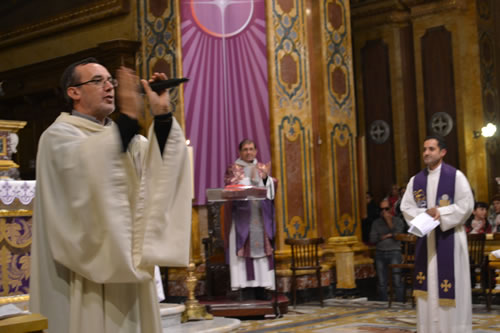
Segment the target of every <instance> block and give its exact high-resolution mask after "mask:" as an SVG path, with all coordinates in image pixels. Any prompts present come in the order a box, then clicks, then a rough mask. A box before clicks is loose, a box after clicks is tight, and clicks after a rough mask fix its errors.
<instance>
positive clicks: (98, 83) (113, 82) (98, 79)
mask: <svg viewBox="0 0 500 333" xmlns="http://www.w3.org/2000/svg"><path fill="white" fill-rule="evenodd" d="M106 82H109V83H111V85H112V86H113V88H116V87H118V80H117V79H115V78H112V77H109V78H107V79H105V78H103V77H96V78H94V79H92V80H88V81H85V82H81V83H77V84H73V85H71V87H80V86H83V85H84V84H89V83H90V84H93V85H95V86H102V87H104V85H105V84H106Z"/></svg>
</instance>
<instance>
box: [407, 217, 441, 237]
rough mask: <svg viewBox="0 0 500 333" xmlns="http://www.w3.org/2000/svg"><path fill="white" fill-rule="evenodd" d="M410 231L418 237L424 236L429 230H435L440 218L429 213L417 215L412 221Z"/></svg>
mask: <svg viewBox="0 0 500 333" xmlns="http://www.w3.org/2000/svg"><path fill="white" fill-rule="evenodd" d="M410 224H411V226H410V229H409V230H408V232H409V233H410V234H414V235H415V236H418V237H424V236H425V235H427V234H428V233H429V232H431V231H432V230H434V228H436V227H437V226H438V225H439V220H434V218H433V217H432V216H430V215H429V214H427V213H425V212H424V213H421V214H419V215H417V216H416V217H415V218H414V219H413V220H412V221H411V222H410Z"/></svg>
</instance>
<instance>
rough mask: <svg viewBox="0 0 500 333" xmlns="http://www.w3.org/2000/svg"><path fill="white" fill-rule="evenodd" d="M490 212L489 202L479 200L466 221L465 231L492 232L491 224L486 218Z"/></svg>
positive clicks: (473, 232)
mask: <svg viewBox="0 0 500 333" xmlns="http://www.w3.org/2000/svg"><path fill="white" fill-rule="evenodd" d="M487 214H488V204H487V203H486V202H482V201H478V202H476V203H475V204H474V210H473V211H472V216H471V217H470V218H469V220H468V221H467V222H466V223H465V231H466V232H467V233H468V234H485V233H486V234H489V233H491V225H490V224H489V222H488V220H487V219H486V215H487Z"/></svg>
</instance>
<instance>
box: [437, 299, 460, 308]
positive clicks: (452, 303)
mask: <svg viewBox="0 0 500 333" xmlns="http://www.w3.org/2000/svg"><path fill="white" fill-rule="evenodd" d="M439 305H440V306H448V307H455V306H456V302H455V300H454V299H448V298H440V299H439Z"/></svg>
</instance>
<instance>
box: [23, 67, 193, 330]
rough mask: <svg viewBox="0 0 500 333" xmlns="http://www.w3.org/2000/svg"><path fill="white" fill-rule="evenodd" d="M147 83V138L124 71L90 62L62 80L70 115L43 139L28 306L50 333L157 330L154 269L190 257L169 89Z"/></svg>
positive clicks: (187, 186) (185, 190)
mask: <svg viewBox="0 0 500 333" xmlns="http://www.w3.org/2000/svg"><path fill="white" fill-rule="evenodd" d="M165 79H166V75H165V74H163V73H155V74H153V76H152V80H150V82H152V81H154V80H165ZM150 82H148V81H146V80H141V84H142V86H143V89H144V90H145V92H146V95H147V98H148V100H149V105H150V108H151V110H150V111H151V113H152V114H153V115H154V125H153V126H152V128H151V129H150V131H149V140H147V139H146V138H145V137H143V136H140V135H138V131H139V125H138V121H137V119H138V118H139V117H140V116H141V114H142V113H143V112H144V105H143V97H142V96H141V95H140V94H139V79H138V77H137V76H136V75H135V74H134V72H133V71H132V70H130V69H127V68H124V67H122V68H121V69H119V70H118V71H117V80H116V79H114V78H113V77H112V76H111V74H110V73H109V72H108V70H107V69H106V68H105V67H104V66H102V65H101V64H99V63H98V62H97V60H96V59H94V58H87V59H84V60H82V61H79V62H77V63H74V64H72V65H70V66H69V67H68V68H67V69H66V70H65V71H64V73H63V75H62V78H61V87H62V91H63V93H64V97H65V99H66V101H67V102H68V104H69V106H70V107H71V109H72V111H71V113H61V115H60V116H59V117H58V118H57V119H56V120H55V122H54V123H53V124H52V125H51V126H50V127H49V128H48V129H47V130H46V131H45V132H44V133H43V134H42V137H41V139H40V143H39V147H38V156H37V166H36V172H37V186H36V201H35V210H34V222H33V226H34V232H33V244H32V248H31V249H32V256H31V278H30V311H31V312H39V313H41V314H42V315H44V316H45V317H47V318H48V324H49V329H48V332H50V333H67V332H71V333H88V332H96V333H97V332H108V333H110V332H120V333H127V332H130V333H132V332H133V333H137V332H148V333H160V332H162V325H161V318H160V311H159V303H158V298H157V294H156V288H155V282H154V273H153V272H154V268H155V265H161V266H172V265H177V266H183V265H184V266H185V265H187V263H188V258H189V244H190V240H189V237H190V231H191V196H192V193H191V177H190V164H189V157H188V153H187V148H186V144H185V138H184V134H183V132H182V130H181V128H180V126H179V124H178V123H177V121H176V120H175V119H174V118H173V117H172V113H171V112H170V110H169V108H170V98H169V92H168V91H166V90H165V91H163V92H161V93H160V94H157V93H156V92H153V91H152V90H151V88H150V86H149V83H150ZM116 90H118V92H117V91H116ZM115 97H117V102H118V106H119V111H120V115H119V117H118V119H117V120H116V123H115V122H113V121H111V120H110V118H108V116H109V115H110V114H111V113H112V112H113V111H114V110H115Z"/></svg>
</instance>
